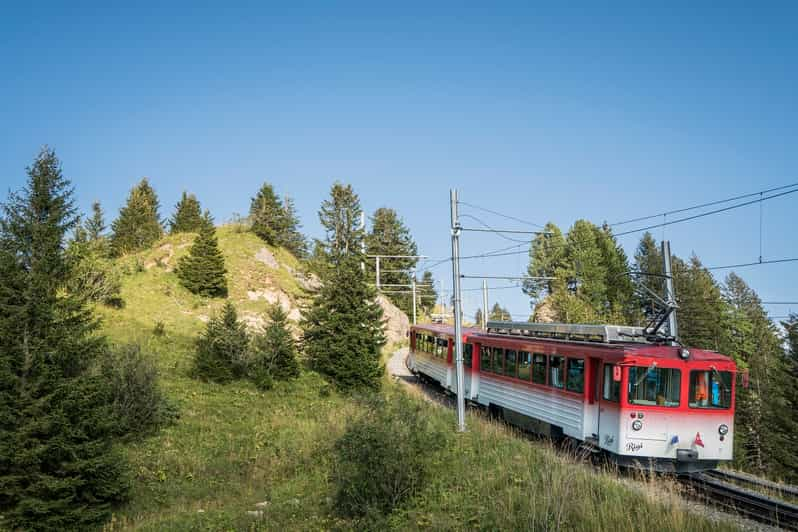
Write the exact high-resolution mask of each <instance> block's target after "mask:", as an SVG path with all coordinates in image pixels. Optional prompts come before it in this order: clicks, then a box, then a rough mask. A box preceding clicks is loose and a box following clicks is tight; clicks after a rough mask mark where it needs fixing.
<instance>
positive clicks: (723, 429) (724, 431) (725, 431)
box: [718, 424, 729, 436]
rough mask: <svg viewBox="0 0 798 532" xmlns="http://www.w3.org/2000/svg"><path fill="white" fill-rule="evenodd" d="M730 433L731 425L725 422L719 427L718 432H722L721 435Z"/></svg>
mask: <svg viewBox="0 0 798 532" xmlns="http://www.w3.org/2000/svg"><path fill="white" fill-rule="evenodd" d="M728 433H729V426H728V425H726V424H723V425H721V426H720V427H718V434H720V435H721V436H725V435H727V434H728Z"/></svg>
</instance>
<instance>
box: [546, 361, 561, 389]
mask: <svg viewBox="0 0 798 532" xmlns="http://www.w3.org/2000/svg"><path fill="white" fill-rule="evenodd" d="M563 384H565V357H561V356H557V355H552V357H551V364H549V385H551V386H554V387H555V388H562V387H563Z"/></svg>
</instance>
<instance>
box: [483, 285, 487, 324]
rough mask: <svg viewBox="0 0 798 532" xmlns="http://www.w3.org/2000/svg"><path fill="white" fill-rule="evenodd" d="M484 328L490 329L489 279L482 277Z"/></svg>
mask: <svg viewBox="0 0 798 532" xmlns="http://www.w3.org/2000/svg"><path fill="white" fill-rule="evenodd" d="M482 330H483V331H487V330H488V281H487V279H482Z"/></svg>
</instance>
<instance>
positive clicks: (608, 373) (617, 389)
mask: <svg viewBox="0 0 798 532" xmlns="http://www.w3.org/2000/svg"><path fill="white" fill-rule="evenodd" d="M614 369H615V365H614V364H605V365H604V389H603V392H602V397H603V398H604V400H605V401H613V402H615V403H617V402H618V401H620V400H621V383H620V382H618V381H616V380H615V379H614V378H613V376H612V372H613V371H614Z"/></svg>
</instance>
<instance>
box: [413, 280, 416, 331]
mask: <svg viewBox="0 0 798 532" xmlns="http://www.w3.org/2000/svg"><path fill="white" fill-rule="evenodd" d="M415 324H416V271H415V270H413V325H415Z"/></svg>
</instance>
